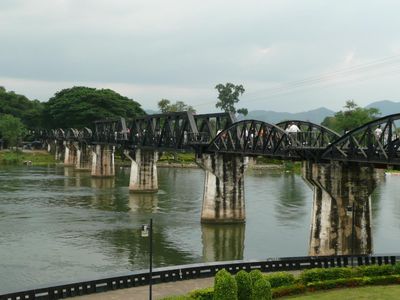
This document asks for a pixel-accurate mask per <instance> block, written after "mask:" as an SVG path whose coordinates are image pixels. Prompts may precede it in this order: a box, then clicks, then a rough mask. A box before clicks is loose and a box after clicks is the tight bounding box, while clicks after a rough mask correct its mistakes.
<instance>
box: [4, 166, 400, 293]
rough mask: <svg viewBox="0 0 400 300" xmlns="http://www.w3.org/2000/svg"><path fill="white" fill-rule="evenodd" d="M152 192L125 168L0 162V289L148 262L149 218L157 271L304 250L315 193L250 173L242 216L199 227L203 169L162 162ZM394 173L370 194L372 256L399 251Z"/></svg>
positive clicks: (287, 179) (293, 177)
mask: <svg viewBox="0 0 400 300" xmlns="http://www.w3.org/2000/svg"><path fill="white" fill-rule="evenodd" d="M158 172H159V188H160V190H159V192H158V193H157V194H155V195H149V194H131V193H129V191H128V183H129V169H128V168H126V169H125V168H118V169H117V172H116V173H117V175H116V177H115V178H106V179H100V178H92V177H91V176H90V174H89V173H87V172H79V171H75V170H74V169H73V168H67V167H66V168H64V167H62V166H48V167H4V166H2V167H1V168H0V261H1V271H0V294H1V293H5V292H7V291H15V290H24V289H29V288H32V287H38V286H43V285H50V284H54V283H58V282H72V281H79V280H86V279H92V278H97V277H105V276H112V275H115V274H117V273H123V272H127V271H133V270H140V269H145V268H148V254H149V253H148V239H146V238H142V237H141V236H140V227H141V225H142V224H144V223H147V222H148V221H149V219H150V218H153V220H154V221H153V222H154V265H155V267H160V266H168V265H176V264H188V263H195V262H204V261H214V260H235V259H265V258H268V257H283V256H303V255H307V252H308V247H309V245H308V244H309V235H310V232H309V231H310V220H311V209H312V199H313V195H312V191H311V190H310V188H309V187H308V186H307V184H306V183H305V182H304V181H303V180H302V179H301V177H300V176H299V175H297V174H293V173H285V172H281V171H272V170H250V171H248V172H247V173H246V177H245V198H246V214H247V219H246V220H247V221H246V224H243V225H202V224H200V211H201V205H202V193H203V182H204V173H203V171H202V170H201V169H172V168H171V169H170V168H159V170H158ZM399 194H400V176H395V175H390V176H386V177H385V179H384V180H383V181H382V182H381V183H380V185H379V186H378V188H377V189H376V190H375V192H374V193H373V195H372V208H373V211H372V219H373V249H374V253H395V252H397V253H398V252H399V249H400V234H399V232H400V199H399V198H400V197H399Z"/></svg>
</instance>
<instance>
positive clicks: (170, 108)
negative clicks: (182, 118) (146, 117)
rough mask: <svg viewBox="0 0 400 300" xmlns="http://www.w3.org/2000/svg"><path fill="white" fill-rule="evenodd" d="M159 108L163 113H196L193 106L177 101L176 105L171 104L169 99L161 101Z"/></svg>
mask: <svg viewBox="0 0 400 300" xmlns="http://www.w3.org/2000/svg"><path fill="white" fill-rule="evenodd" d="M158 108H159V109H160V111H161V112H162V113H168V112H178V111H189V112H193V113H195V112H196V110H195V109H194V108H193V107H192V106H191V105H187V104H186V103H185V102H183V101H176V102H175V103H174V104H171V101H170V100H168V99H161V100H160V101H159V102H158Z"/></svg>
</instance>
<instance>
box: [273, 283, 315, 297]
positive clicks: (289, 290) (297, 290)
mask: <svg viewBox="0 0 400 300" xmlns="http://www.w3.org/2000/svg"><path fill="white" fill-rule="evenodd" d="M306 291H307V288H306V286H305V285H304V284H301V283H297V284H293V285H289V286H281V287H277V288H274V289H273V290H272V297H273V298H279V297H284V296H289V295H298V294H303V293H305V292H306Z"/></svg>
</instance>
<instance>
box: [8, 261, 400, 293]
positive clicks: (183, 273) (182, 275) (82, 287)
mask: <svg viewBox="0 0 400 300" xmlns="http://www.w3.org/2000/svg"><path fill="white" fill-rule="evenodd" d="M398 261H400V256H399V255H385V256H379V255H373V256H353V257H352V256H319V257H316V256H305V257H287V258H274V259H268V260H263V261H229V262H213V263H202V264H191V265H182V266H172V267H165V268H157V269H154V270H153V276H152V280H153V281H152V282H153V284H154V283H162V282H172V281H179V280H187V279H196V278H205V277H212V276H214V275H215V274H216V273H217V272H218V271H219V270H221V269H224V268H225V269H226V270H228V271H229V272H231V273H232V274H234V273H237V272H239V271H240V270H246V271H250V270H254V269H258V270H261V271H262V272H277V271H294V270H302V269H309V268H317V267H319V268H331V267H346V266H351V265H353V264H354V265H370V264H378V265H382V264H395V263H396V262H398ZM148 283H149V273H148V272H147V271H138V272H131V273H129V274H122V275H118V276H114V277H110V278H102V279H95V280H88V281H82V282H76V283H66V284H58V285H54V286H51V287H40V288H35V289H31V290H27V291H20V292H13V293H8V294H3V295H0V300H23V299H30V300H31V299H48V300H53V299H63V298H68V297H74V296H80V295H87V294H93V293H99V292H105V291H111V290H117V289H123V288H129V287H135V286H143V285H147V284H148Z"/></svg>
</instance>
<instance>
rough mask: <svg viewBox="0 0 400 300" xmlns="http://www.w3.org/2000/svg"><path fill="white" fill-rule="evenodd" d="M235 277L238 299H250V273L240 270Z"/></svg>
mask: <svg viewBox="0 0 400 300" xmlns="http://www.w3.org/2000/svg"><path fill="white" fill-rule="evenodd" d="M235 279H236V284H237V288H238V294H237V296H238V300H250V297H251V290H252V289H251V278H250V274H249V273H247V272H246V271H244V270H241V271H239V272H238V273H237V274H236V276H235Z"/></svg>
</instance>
